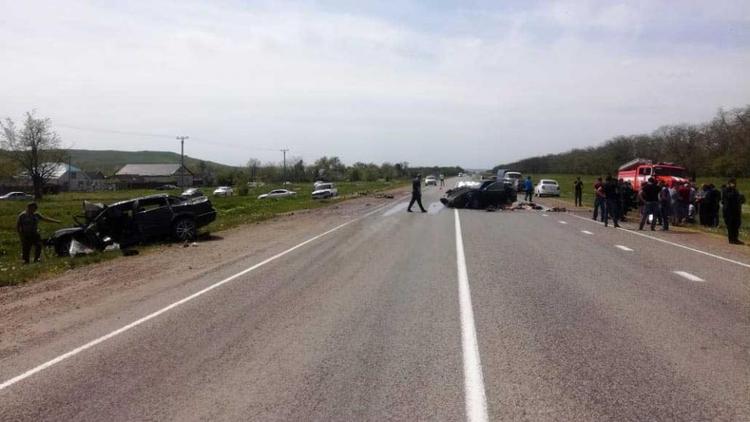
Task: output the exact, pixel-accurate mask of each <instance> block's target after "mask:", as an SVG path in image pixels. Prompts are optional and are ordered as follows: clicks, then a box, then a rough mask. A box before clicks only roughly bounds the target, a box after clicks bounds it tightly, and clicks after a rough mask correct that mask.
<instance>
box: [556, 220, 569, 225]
mask: <svg viewBox="0 0 750 422" xmlns="http://www.w3.org/2000/svg"><path fill="white" fill-rule="evenodd" d="M558 223H560V224H568V222H567V221H562V220H560V221H558Z"/></svg>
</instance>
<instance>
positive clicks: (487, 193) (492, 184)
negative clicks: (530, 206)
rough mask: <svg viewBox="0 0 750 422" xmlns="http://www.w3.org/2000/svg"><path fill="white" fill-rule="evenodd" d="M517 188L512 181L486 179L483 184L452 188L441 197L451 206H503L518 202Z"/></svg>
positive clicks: (441, 199) (473, 207)
mask: <svg viewBox="0 0 750 422" xmlns="http://www.w3.org/2000/svg"><path fill="white" fill-rule="evenodd" d="M516 199H517V195H516V190H515V189H514V188H513V186H512V185H511V184H510V183H507V182H503V181H495V180H486V181H484V182H482V184H481V185H479V186H475V185H470V186H462V187H456V188H453V189H450V190H449V191H448V192H446V194H445V197H443V198H440V202H442V203H443V205H445V206H447V207H450V208H472V209H487V208H502V207H504V206H506V205H510V204H512V203H514V202H516Z"/></svg>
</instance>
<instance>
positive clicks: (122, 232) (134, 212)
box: [47, 194, 216, 256]
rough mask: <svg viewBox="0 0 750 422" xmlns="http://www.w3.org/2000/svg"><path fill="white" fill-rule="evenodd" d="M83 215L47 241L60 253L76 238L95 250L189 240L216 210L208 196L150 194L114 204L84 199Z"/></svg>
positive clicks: (209, 219)
mask: <svg viewBox="0 0 750 422" xmlns="http://www.w3.org/2000/svg"><path fill="white" fill-rule="evenodd" d="M83 212H84V215H82V216H74V217H73V220H74V221H75V222H76V225H77V227H71V228H67V229H61V230H57V231H56V232H55V233H54V234H53V235H52V236H51V237H50V238H49V240H48V241H47V244H48V245H49V246H51V247H53V248H54V249H55V253H56V254H57V255H59V256H67V255H69V254H70V248H71V244H72V243H73V241H76V242H78V243H80V244H82V245H84V246H85V247H88V248H90V249H95V250H100V251H101V250H104V249H106V248H107V247H109V246H111V245H115V244H117V245H119V247H120V248H123V249H124V248H127V247H131V246H134V245H137V244H141V243H145V242H148V241H153V240H158V239H163V238H167V237H170V236H171V237H172V238H174V239H175V240H179V241H188V240H192V239H194V238H195V237H196V235H197V233H198V228H199V227H203V226H205V225H207V224H209V223H210V222H212V221H214V220H215V219H216V210H215V209H214V207H213V206H212V205H211V201H210V200H209V199H208V198H206V197H199V198H181V197H177V196H171V195H167V194H159V195H150V196H144V197H141V198H135V199H130V200H127V201H122V202H117V203H114V204H111V205H103V204H96V203H92V202H88V201H84V202H83Z"/></svg>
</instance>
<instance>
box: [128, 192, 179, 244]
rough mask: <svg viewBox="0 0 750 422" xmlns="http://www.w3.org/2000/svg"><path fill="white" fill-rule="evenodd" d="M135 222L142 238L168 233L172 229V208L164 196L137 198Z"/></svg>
mask: <svg viewBox="0 0 750 422" xmlns="http://www.w3.org/2000/svg"><path fill="white" fill-rule="evenodd" d="M136 207H137V208H136V212H135V222H136V224H137V225H138V229H139V230H140V232H141V236H143V238H146V239H148V238H156V237H162V236H165V235H168V234H169V233H170V232H171V230H172V208H171V207H170V206H169V203H168V202H167V198H166V197H161V196H160V197H153V198H142V199H139V200H138V202H137V205H136Z"/></svg>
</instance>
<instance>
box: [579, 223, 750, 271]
mask: <svg viewBox="0 0 750 422" xmlns="http://www.w3.org/2000/svg"><path fill="white" fill-rule="evenodd" d="M568 215H570V216H571V217H575V218H580V219H581V220H584V221H588V222H591V223H596V224H603V223H598V222H596V221H593V220H591V219H589V218H585V217H580V216H578V215H575V214H568ZM617 230H622V231H624V232H626V233H630V234H634V235H636V236H641V237H645V238H648V239H651V240H656V241H657V242H662V243H666V244H667V245H672V246H676V247H678V248H682V249H687V250H689V251H692V252H695V253H699V254H702V255H706V256H710V257H711V258H716V259H720V260H722V261H726V262H731V263H732V264H736V265H739V266H741V267H745V268H750V264H747V263H745V262H741V261H736V260H734V259H731V258H726V257H723V256H721V255H716V254H712V253H710V252H706V251H702V250H700V249H695V248H691V247H690V246H685V245H681V244H679V243H675V242H670V241H669V240H664V239H660V238H658V237H654V236H650V235H647V234H645V233H639V232H636V231H633V230H628V229H624V228H621V227H618V228H617Z"/></svg>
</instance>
